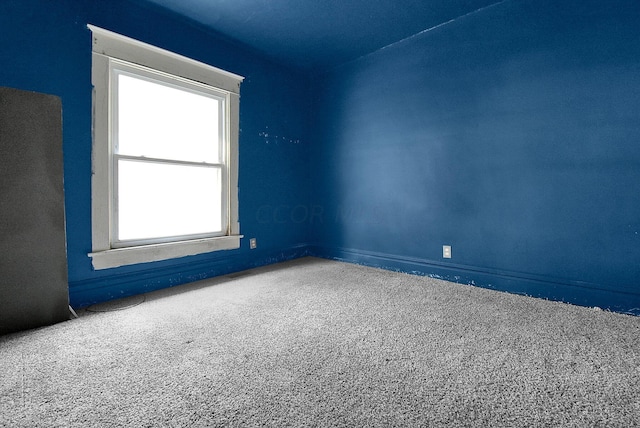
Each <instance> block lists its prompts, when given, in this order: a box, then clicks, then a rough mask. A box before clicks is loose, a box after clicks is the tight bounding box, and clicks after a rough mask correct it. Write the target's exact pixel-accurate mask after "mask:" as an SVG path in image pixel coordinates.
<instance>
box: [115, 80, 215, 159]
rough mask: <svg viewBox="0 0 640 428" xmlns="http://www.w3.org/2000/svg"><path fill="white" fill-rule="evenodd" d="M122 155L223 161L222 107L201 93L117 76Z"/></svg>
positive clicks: (119, 144)
mask: <svg viewBox="0 0 640 428" xmlns="http://www.w3.org/2000/svg"><path fill="white" fill-rule="evenodd" d="M117 78H118V82H117V83H118V96H117V99H118V105H117V108H118V116H117V120H118V133H117V143H116V146H117V151H118V153H119V154H124V155H131V156H146V157H152V158H162V159H173V160H184V161H192V162H209V163H219V162H220V155H221V153H220V148H221V147H222V145H221V144H220V140H221V137H222V136H221V135H220V133H221V127H220V123H219V119H220V118H219V114H218V113H219V112H220V110H221V108H220V105H221V104H222V102H223V100H222V99H221V98H217V97H214V96H212V95H205V94H203V93H202V92H201V93H196V92H192V91H188V90H185V89H183V88H175V87H172V86H169V85H167V84H163V83H162V82H159V81H151V80H148V79H144V78H140V77H135V76H131V75H128V74H123V73H120V72H118V73H117Z"/></svg>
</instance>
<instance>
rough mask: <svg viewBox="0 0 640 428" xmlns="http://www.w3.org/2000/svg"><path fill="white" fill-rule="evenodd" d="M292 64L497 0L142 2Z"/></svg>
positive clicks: (338, 60) (367, 45) (374, 44)
mask: <svg viewBox="0 0 640 428" xmlns="http://www.w3.org/2000/svg"><path fill="white" fill-rule="evenodd" d="M142 1H143V2H147V3H149V4H152V5H155V6H159V7H161V8H164V9H167V10H169V11H171V12H173V13H176V14H178V15H180V16H183V17H184V18H186V19H188V20H191V21H194V22H196V23H198V24H200V25H202V26H205V27H206V28H208V29H210V30H213V31H214V32H217V33H220V34H222V35H223V36H225V37H227V38H230V39H233V40H235V41H237V42H240V43H242V44H244V45H248V46H250V47H252V48H253V49H255V50H258V51H260V52H262V53H263V54H265V55H267V56H269V57H271V58H272V59H274V60H276V61H278V62H281V63H284V64H286V65H288V66H291V67H296V68H300V69H304V70H322V69H328V68H331V67H334V66H337V65H339V64H342V63H345V62H348V61H350V60H353V59H356V58H359V57H361V56H363V55H366V54H368V53H371V52H374V51H376V50H378V49H380V48H383V47H385V46H387V45H389V44H392V43H394V42H397V41H400V40H402V39H405V38H407V37H409V36H412V35H414V34H417V33H419V32H421V31H423V30H426V29H429V28H432V27H434V26H437V25H439V24H442V23H445V22H447V21H449V20H451V19H455V18H457V17H460V16H462V15H465V14H467V13H470V12H473V11H475V10H477V9H480V8H482V7H485V6H488V5H490V4H494V3H497V2H499V1H498V0H142Z"/></svg>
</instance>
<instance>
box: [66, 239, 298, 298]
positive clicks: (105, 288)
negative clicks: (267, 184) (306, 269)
mask: <svg viewBox="0 0 640 428" xmlns="http://www.w3.org/2000/svg"><path fill="white" fill-rule="evenodd" d="M307 255H308V245H307V244H299V245H295V246H292V247H289V248H285V249H279V250H272V249H265V250H263V249H255V250H251V251H250V252H246V251H245V252H242V253H240V252H236V253H235V254H229V253H227V252H225V254H224V256H219V257H215V258H211V259H208V260H203V261H198V262H193V261H188V262H187V261H185V262H182V263H177V264H172V265H171V266H165V267H161V268H157V267H149V268H146V269H140V270H136V271H135V272H126V273H117V274H113V275H101V276H100V277H97V278H89V279H84V280H79V281H70V282H69V300H70V304H71V306H72V307H74V308H84V307H87V306H90V305H93V304H96V303H101V302H106V301H109V300H114V299H118V298H122V297H129V296H133V295H136V294H142V293H147V292H150V291H155V290H160V289H163V288H168V287H174V286H177V285H182V284H187V283H190V282H195V281H200V280H203V279H208V278H213V277H217V276H222V275H228V274H231V273H235V272H240V271H244V270H248V269H253V268H256V267H260V266H265V265H270V264H274V263H280V262H284V261H287V260H293V259H297V258H300V257H305V256H307Z"/></svg>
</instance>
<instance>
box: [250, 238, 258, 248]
mask: <svg viewBox="0 0 640 428" xmlns="http://www.w3.org/2000/svg"><path fill="white" fill-rule="evenodd" d="M257 246H258V242H257V241H256V238H251V239H249V248H251V249H252V250H255V249H256V247H257Z"/></svg>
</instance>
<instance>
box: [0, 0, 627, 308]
mask: <svg viewBox="0 0 640 428" xmlns="http://www.w3.org/2000/svg"><path fill="white" fill-rule="evenodd" d="M638 22H640V5H639V4H638V3H637V1H635V0H613V1H607V2H604V1H593V0H586V1H563V2H555V1H548V0H543V1H539V0H535V1H534V0H507V1H505V2H502V3H500V4H497V5H495V6H492V7H489V8H487V9H484V10H481V11H479V12H477V13H475V14H471V15H468V16H465V17H463V18H459V19H457V20H455V21H454V22H451V23H449V24H447V25H444V26H441V27H438V28H437V29H434V30H433V31H429V32H425V33H422V34H419V35H417V36H414V37H412V38H409V39H407V40H405V41H403V42H401V43H397V44H394V45H392V46H390V47H387V48H385V49H382V50H380V51H378V52H376V53H374V54H371V55H368V56H365V57H363V58H360V59H358V60H356V61H353V62H350V63H348V64H345V65H343V66H341V67H339V68H337V69H334V70H331V71H330V72H326V73H323V74H315V75H305V74H301V72H299V71H295V70H292V69H289V68H285V67H282V66H280V65H277V64H275V63H273V62H270V61H269V60H268V59H266V58H264V57H262V56H261V55H260V54H258V53H256V52H254V51H252V50H248V49H246V48H244V47H241V46H238V45H236V44H234V43H232V42H230V41H228V40H225V39H224V38H222V37H220V36H219V35H217V34H214V33H212V32H208V31H206V30H204V29H203V28H200V27H197V26H194V25H192V24H190V23H188V22H187V21H185V20H181V19H179V18H177V17H175V16H173V15H171V14H168V13H165V12H163V11H162V10H160V9H156V8H150V7H147V6H144V5H143V4H142V3H139V2H138V1H136V0H110V1H106V0H105V1H101V0H88V1H84V0H59V1H56V2H50V1H47V0H9V1H6V0H5V1H3V2H1V3H0V59H1V63H2V64H3V66H2V67H0V85H2V86H9V87H15V88H19V89H24V90H33V91H39V92H44V93H49V94H55V95H58V96H60V97H61V98H62V103H63V110H64V112H63V128H64V131H63V132H64V166H65V193H66V200H65V205H66V216H67V217H66V220H67V254H68V263H69V280H70V296H71V300H72V304H74V305H75V306H84V305H88V304H91V303H93V302H98V301H102V300H106V299H110V298H115V297H119V296H122V295H129V294H134V293H139V292H144V291H147V290H150V289H155V288H162V287H167V286H171V285H176V284H180V283H184V282H188V281H193V280H197V279H202V278H206V277H210V276H214V275H220V274H225V273H228V272H233V271H237V270H241V269H246V268H250V267H253V266H258V265H262V264H267V263H272V262H277V261H281V260H286V259H290V258H295V257H299V256H302V255H305V254H315V255H318V256H323V257H329V258H339V259H344V260H349V261H353V262H359V263H365V264H369V265H374V266H380V267H384V268H389V269H396V270H402V271H407V272H413V273H417V274H423V275H432V276H436V277H443V278H446V279H450V280H454V281H458V282H463V283H469V284H476V285H480V286H484V287H490V288H495V289H500V290H507V291H511V292H516V293H525V294H530V295H534V296H540V297H547V298H553V299H557V300H563V301H568V302H573V303H578V304H582V305H589V306H600V307H603V308H610V309H614V310H619V311H623V312H629V313H636V314H640V309H639V308H640V289H639V285H638V278H639V277H640V267H639V265H640V263H638V262H639V261H640V192H639V191H638V188H639V187H640V186H639V184H640V29H639V26H638V25H637V23H638ZM87 23H92V24H95V25H98V26H101V27H103V28H106V29H109V30H112V31H116V32H119V33H121V34H125V35H127V36H130V37H133V38H136V39H139V40H142V41H145V42H147V43H151V44H154V45H157V46H160V47H162V48H165V49H169V50H172V51H175V52H177V53H180V54H183V55H186V56H189V57H192V58H195V59H197V60H200V61H203V62H206V63H209V64H212V65H215V66H217V67H220V68H223V69H226V70H229V71H231V72H234V73H237V74H241V75H244V76H245V77H246V79H245V82H244V83H243V85H242V89H241V106H240V128H241V132H240V178H239V182H240V223H241V231H242V233H243V234H245V236H246V237H247V238H249V237H256V238H257V239H258V246H259V248H258V249H257V250H249V248H248V239H246V238H245V239H244V240H243V242H242V248H240V249H239V250H233V251H223V252H217V253H212V254H208V255H199V256H193V257H186V258H182V259H177V260H173V261H164V262H157V263H148V264H141V265H136V266H128V267H123V268H117V269H108V270H103V271H94V270H93V269H92V267H91V260H90V259H89V257H87V253H88V252H89V251H90V250H91V80H90V79H91V42H90V33H89V31H88V30H87V29H86V24H87ZM308 243H311V244H312V245H311V246H308V245H307V244H308ZM443 244H449V245H452V246H453V258H452V259H450V260H445V259H442V257H441V251H442V245H443Z"/></svg>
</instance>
